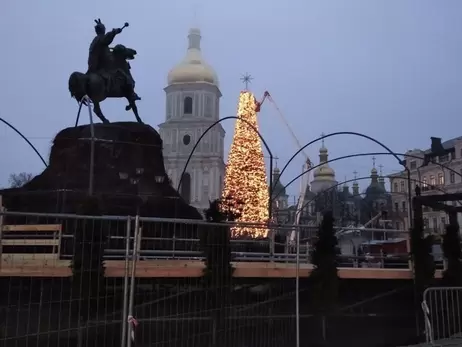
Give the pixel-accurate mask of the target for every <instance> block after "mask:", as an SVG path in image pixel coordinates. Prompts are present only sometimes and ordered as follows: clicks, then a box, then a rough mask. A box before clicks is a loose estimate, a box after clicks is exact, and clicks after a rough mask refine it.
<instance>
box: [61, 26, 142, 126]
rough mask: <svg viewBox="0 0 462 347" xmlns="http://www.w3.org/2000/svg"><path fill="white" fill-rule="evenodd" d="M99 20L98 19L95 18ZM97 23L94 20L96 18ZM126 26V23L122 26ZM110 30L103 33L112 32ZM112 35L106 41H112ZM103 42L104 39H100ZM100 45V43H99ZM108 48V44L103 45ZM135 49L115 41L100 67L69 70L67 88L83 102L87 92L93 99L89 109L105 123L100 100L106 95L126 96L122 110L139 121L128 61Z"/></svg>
mask: <svg viewBox="0 0 462 347" xmlns="http://www.w3.org/2000/svg"><path fill="white" fill-rule="evenodd" d="M99 23H100V24H102V23H101V22H99ZM97 25H98V22H97ZM126 26H128V23H126V24H125V25H124V27H126ZM122 29H123V28H121V29H114V30H113V32H115V34H116V33H120V32H121V31H122ZM112 34H113V33H112V32H110V33H108V34H106V36H109V35H112ZM115 34H114V35H113V36H112V38H111V39H110V40H108V42H112V39H113V37H114V36H115ZM103 42H104V41H103ZM103 48H104V47H103ZM105 48H106V49H108V46H106V47H105ZM135 55H136V51H135V50H134V49H131V48H127V47H125V46H124V45H120V44H119V45H116V46H115V47H114V48H112V49H110V53H108V59H107V62H106V65H105V66H104V68H101V69H100V70H98V71H94V72H93V71H88V72H87V73H82V72H77V71H76V72H73V73H72V74H71V76H70V77H69V92H70V93H71V96H72V97H74V98H75V99H76V100H77V102H78V103H79V104H80V103H84V104H86V99H85V98H84V97H85V96H87V97H88V98H90V99H91V101H92V102H93V111H94V112H95V114H96V115H97V116H98V118H99V119H101V121H102V122H103V123H109V121H108V120H107V118H106V117H104V115H103V112H102V111H101V106H100V103H101V102H102V101H104V100H105V99H106V98H126V99H127V101H128V106H126V107H125V110H127V111H128V110H130V109H131V110H132V111H133V113H134V114H135V117H136V120H137V121H138V123H143V122H142V120H141V118H140V116H139V114H138V108H137V106H136V100H140V98H139V97H138V95H137V94H136V93H135V91H134V81H133V80H130V77H131V74H130V64H129V62H128V60H133V59H135Z"/></svg>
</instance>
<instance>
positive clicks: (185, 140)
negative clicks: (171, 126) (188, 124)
mask: <svg viewBox="0 0 462 347" xmlns="http://www.w3.org/2000/svg"><path fill="white" fill-rule="evenodd" d="M190 143H191V136H189V135H188V134H186V135H185V136H183V145H185V146H187V145H189V144H190Z"/></svg>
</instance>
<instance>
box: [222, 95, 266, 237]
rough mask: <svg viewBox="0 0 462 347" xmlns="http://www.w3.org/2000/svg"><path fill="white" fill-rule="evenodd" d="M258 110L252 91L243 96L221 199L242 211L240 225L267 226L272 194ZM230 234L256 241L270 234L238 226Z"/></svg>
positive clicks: (239, 219)
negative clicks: (267, 174)
mask: <svg viewBox="0 0 462 347" xmlns="http://www.w3.org/2000/svg"><path fill="white" fill-rule="evenodd" d="M257 109H258V102H257V101H256V100H255V97H254V95H253V94H252V93H250V92H249V91H243V92H241V94H240V97H239V105H238V110H237V116H238V117H239V119H237V120H236V126H235V129H234V137H233V143H232V145H231V150H230V152H229V156H228V164H227V167H226V174H225V179H224V187H223V195H222V197H223V199H226V200H229V202H230V204H231V206H233V204H234V205H236V207H234V209H235V210H236V211H235V212H238V211H237V210H238V209H240V211H239V214H240V215H239V217H238V218H237V221H240V222H251V223H266V222H267V221H268V218H269V213H268V201H269V191H268V184H267V182H266V169H265V161H264V158H263V150H262V146H261V141H260V137H259V135H258V133H257V131H256V130H258V124H257ZM238 205H239V208H238V207H237V206H238ZM232 208H233V207H232ZM231 233H232V235H233V236H234V237H237V236H245V237H253V238H256V237H266V236H267V233H268V230H267V229H262V228H252V227H244V226H239V227H234V228H232V229H231Z"/></svg>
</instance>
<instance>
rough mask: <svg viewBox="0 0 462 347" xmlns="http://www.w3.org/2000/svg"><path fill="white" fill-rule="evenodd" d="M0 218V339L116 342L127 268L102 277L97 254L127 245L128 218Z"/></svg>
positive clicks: (2, 346) (4, 343) (17, 346)
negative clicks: (116, 276) (120, 273)
mask: <svg viewBox="0 0 462 347" xmlns="http://www.w3.org/2000/svg"><path fill="white" fill-rule="evenodd" d="M1 222H2V224H1V225H0V230H1V233H0V254H1V262H0V347H13V346H14V347H22V346H24V347H26V346H27V347H30V346H34V347H41V346H43V347H45V346H46V347H52V346H60V347H62V346H66V347H67V346H93V345H96V344H97V345H98V346H106V345H107V346H109V345H111V346H120V345H121V339H122V336H121V332H122V330H123V329H121V328H122V326H123V325H122V324H125V321H126V318H125V319H123V318H122V315H123V307H124V305H123V303H124V302H126V298H125V293H124V281H125V280H126V278H127V276H126V275H124V276H121V277H120V278H106V277H105V276H104V272H105V271H104V267H103V260H104V258H105V257H106V256H107V255H106V254H105V252H106V250H107V249H108V248H109V247H111V248H121V249H123V250H124V249H125V248H126V245H125V243H126V241H127V237H126V231H127V228H126V225H127V218H126V217H125V218H124V219H122V218H113V219H111V218H109V217H108V218H106V217H104V218H101V217H100V218H98V217H83V216H80V217H76V216H66V215H43V214H42V215H38V214H37V215H35V214H29V213H27V214H19V213H17V214H15V213H10V212H4V214H3V218H2V220H1ZM130 247H131V246H130ZM123 259H125V257H124V258H123ZM124 271H125V269H124ZM125 317H126V312H125ZM122 320H123V321H124V323H122Z"/></svg>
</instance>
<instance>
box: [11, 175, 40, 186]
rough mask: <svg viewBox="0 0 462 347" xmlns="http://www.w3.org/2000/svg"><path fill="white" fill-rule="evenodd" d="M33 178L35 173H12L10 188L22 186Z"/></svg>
mask: <svg viewBox="0 0 462 347" xmlns="http://www.w3.org/2000/svg"><path fill="white" fill-rule="evenodd" d="M32 178H34V175H33V174H31V173H27V172H21V173H18V174H11V175H10V177H9V179H8V182H9V184H10V188H21V187H22V186H23V185H25V184H26V183H28V182H29V181H31V180H32Z"/></svg>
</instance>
